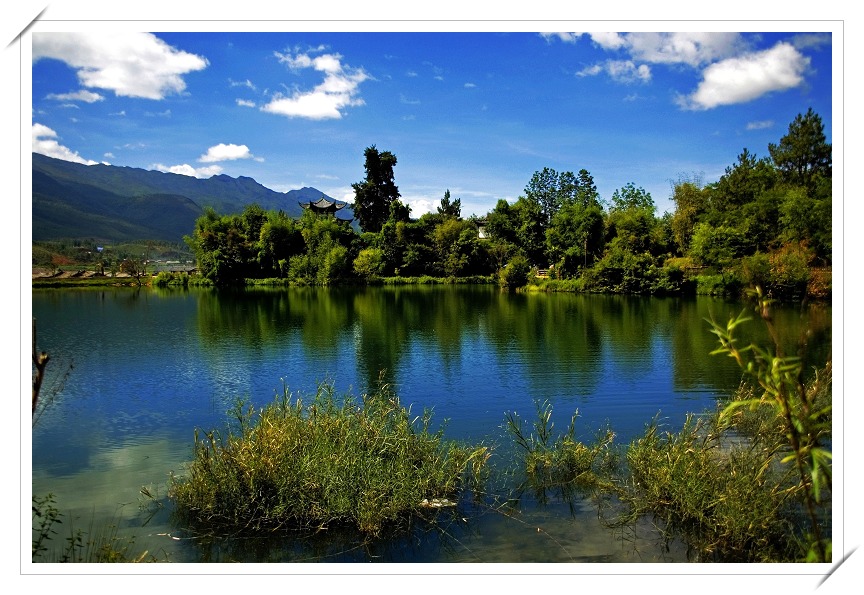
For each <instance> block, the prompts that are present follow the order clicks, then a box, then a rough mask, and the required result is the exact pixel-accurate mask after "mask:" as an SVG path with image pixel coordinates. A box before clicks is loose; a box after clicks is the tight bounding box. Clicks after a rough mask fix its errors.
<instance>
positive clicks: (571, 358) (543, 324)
mask: <svg viewBox="0 0 864 595" xmlns="http://www.w3.org/2000/svg"><path fill="white" fill-rule="evenodd" d="M496 298H497V299H496V300H495V302H494V303H492V304H491V307H490V308H489V309H488V310H487V312H486V319H487V324H486V331H487V332H488V333H489V335H490V337H489V339H490V341H491V343H492V344H493V346H494V347H495V349H496V350H497V351H498V354H499V357H500V358H501V364H502V370H504V372H505V373H510V370H511V369H512V368H513V367H515V366H518V365H525V366H526V367H527V369H528V373H529V378H528V379H527V380H528V383H529V384H531V382H532V378H539V377H544V381H543V383H542V385H544V386H546V387H551V388H552V389H553V390H554V391H555V392H557V393H559V394H561V393H564V394H588V393H591V392H592V391H593V390H594V388H595V386H596V384H597V381H598V377H599V374H600V370H601V368H602V362H601V359H600V355H601V330H602V327H601V326H600V325H598V324H597V322H596V320H595V315H594V314H593V311H592V309H593V307H594V303H593V301H594V300H592V299H591V298H592V296H583V295H572V294H551V295H550V294H527V295H526V294H508V293H499V294H497V295H496ZM514 355H517V356H518V357H520V358H524V361H523V362H516V361H513V356H514ZM547 390H548V389H547ZM537 396H541V395H537ZM542 396H543V397H548V396H555V395H542Z"/></svg>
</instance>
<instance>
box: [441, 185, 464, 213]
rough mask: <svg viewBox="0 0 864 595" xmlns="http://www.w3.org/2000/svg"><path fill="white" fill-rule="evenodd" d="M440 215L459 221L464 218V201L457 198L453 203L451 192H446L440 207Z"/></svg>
mask: <svg viewBox="0 0 864 595" xmlns="http://www.w3.org/2000/svg"><path fill="white" fill-rule="evenodd" d="M438 214H439V215H443V216H445V217H455V218H456V219H459V218H460V217H461V216H462V199H461V198H457V199H456V200H454V201H452V202H451V201H450V190H449V189H447V190H445V191H444V197H443V198H442V199H441V205H440V206H439V207H438Z"/></svg>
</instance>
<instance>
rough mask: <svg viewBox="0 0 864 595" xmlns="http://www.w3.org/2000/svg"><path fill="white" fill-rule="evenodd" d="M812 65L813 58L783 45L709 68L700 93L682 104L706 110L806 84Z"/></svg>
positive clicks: (695, 93)
mask: <svg viewBox="0 0 864 595" xmlns="http://www.w3.org/2000/svg"><path fill="white" fill-rule="evenodd" d="M809 64H810V59H809V58H807V57H806V56H804V55H802V54H801V53H799V52H798V50H796V49H795V48H794V47H792V45H791V44H788V43H785V42H781V43H778V44H777V45H775V46H774V47H773V48H771V49H768V50H764V51H761V52H754V53H751V54H747V55H744V56H740V57H736V58H729V59H727V60H723V61H721V62H717V63H715V64H712V65H710V66H708V67H707V68H706V69H705V70H704V72H703V73H702V82H701V83H699V86H698V87H697V88H696V90H695V91H694V92H693V93H692V94H690V95H689V96H686V97H682V98H679V104H680V105H681V106H682V107H684V108H685V109H692V110H704V109H711V108H714V107H717V106H721V105H732V104H735V103H745V102H747V101H752V100H754V99H756V98H758V97H761V96H762V95H765V94H766V93H771V92H773V91H785V90H787V89H792V88H794V87H797V86H799V85H801V84H802V83H803V82H804V71H805V70H806V69H807V67H808V66H809Z"/></svg>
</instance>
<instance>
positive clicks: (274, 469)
mask: <svg viewBox="0 0 864 595" xmlns="http://www.w3.org/2000/svg"><path fill="white" fill-rule="evenodd" d="M234 417H235V420H236V421H235V423H234V424H233V427H229V428H228V429H227V430H226V433H225V434H224V435H223V434H220V433H219V432H217V431H208V432H206V433H204V434H203V435H202V434H200V433H199V432H197V431H196V433H195V445H194V449H195V450H194V460H193V461H192V462H191V464H190V465H189V466H188V469H187V471H186V474H185V476H183V477H172V480H171V486H170V491H169V497H171V498H172V499H173V500H174V501H175V502H176V504H177V512H178V514H179V515H180V517H181V518H182V519H185V520H186V521H187V522H189V523H190V524H194V525H196V526H197V527H198V528H199V530H200V529H201V528H202V527H203V528H206V529H208V530H210V531H212V532H213V533H224V532H228V533H231V534H243V533H250V532H251V533H256V532H260V531H262V530H267V531H275V530H280V529H286V530H290V529H305V530H308V529H310V528H320V529H324V528H328V527H330V526H338V525H342V526H349V527H352V526H353V527H355V528H357V529H359V530H360V531H361V532H363V533H364V534H369V535H376V534H378V533H379V532H380V531H381V530H382V529H383V528H385V527H388V528H389V527H392V526H393V525H394V524H398V523H399V521H404V520H406V519H409V518H410V517H411V515H414V514H421V513H424V512H428V511H429V509H428V503H429V502H431V501H433V500H435V499H437V501H439V502H440V501H444V500H446V501H447V502H450V501H452V500H453V499H455V498H456V497H457V496H458V493H459V491H460V489H461V488H462V487H463V485H464V484H465V482H466V481H476V482H479V481H480V480H481V477H482V475H483V469H484V467H485V464H486V461H487V459H488V456H489V452H488V449H487V447H484V446H465V445H462V444H459V443H456V442H451V441H445V440H444V439H443V428H441V429H440V430H438V431H436V432H432V430H431V418H432V414H431V412H430V411H425V412H424V413H423V414H422V415H418V416H415V417H411V413H410V410H409V409H406V408H405V407H403V406H402V405H401V404H400V403H399V399H398V398H397V397H396V395H395V394H394V393H393V391H392V390H391V389H390V387H389V386H388V385H386V384H380V385H379V386H378V387H377V388H376V389H375V390H374V391H371V392H370V393H368V394H364V395H362V396H361V397H360V398H359V399H356V398H354V397H352V396H351V395H346V396H344V397H342V398H337V396H336V395H335V394H334V390H333V386H332V384H326V383H325V384H321V385H320V386H319V387H318V389H317V391H316V393H315V394H314V395H313V396H312V397H311V398H309V399H308V402H305V401H304V400H303V398H301V397H297V398H292V396H291V394H290V393H289V391H288V389H287V388H285V389H284V391H283V394H282V395H280V396H277V398H276V399H274V401H273V402H271V403H269V404H268V405H266V406H264V407H263V408H261V409H257V410H256V409H254V408H253V407H251V406H248V405H243V404H238V406H237V408H236V409H235V411H234Z"/></svg>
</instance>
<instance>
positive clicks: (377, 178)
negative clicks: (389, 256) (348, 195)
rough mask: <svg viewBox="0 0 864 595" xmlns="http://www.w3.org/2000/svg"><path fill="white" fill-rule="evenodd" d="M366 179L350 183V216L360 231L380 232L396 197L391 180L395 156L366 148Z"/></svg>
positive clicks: (396, 189)
mask: <svg viewBox="0 0 864 595" xmlns="http://www.w3.org/2000/svg"><path fill="white" fill-rule="evenodd" d="M363 155H364V156H365V158H366V163H365V166H364V167H365V169H366V179H365V180H364V181H362V182H356V183H354V184H351V187H352V188H353V189H354V213H355V215H356V217H357V219H358V221H359V222H360V228H361V229H362V230H363V231H380V230H381V227H382V226H383V225H384V223H385V222H386V221H387V219H388V217H389V215H390V204H391V203H392V202H393V201H395V200H396V199H398V198H399V188H398V187H397V186H396V184H395V182H394V177H393V167H394V166H395V165H396V156H395V155H394V154H393V153H391V152H390V151H378V149H377V148H375V145H372V146H371V147H367V148H366V150H365V151H364V153H363Z"/></svg>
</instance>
